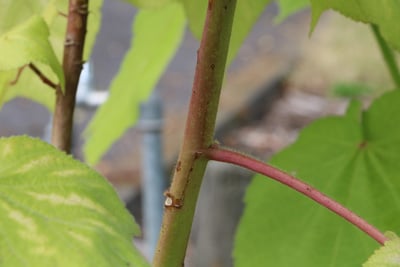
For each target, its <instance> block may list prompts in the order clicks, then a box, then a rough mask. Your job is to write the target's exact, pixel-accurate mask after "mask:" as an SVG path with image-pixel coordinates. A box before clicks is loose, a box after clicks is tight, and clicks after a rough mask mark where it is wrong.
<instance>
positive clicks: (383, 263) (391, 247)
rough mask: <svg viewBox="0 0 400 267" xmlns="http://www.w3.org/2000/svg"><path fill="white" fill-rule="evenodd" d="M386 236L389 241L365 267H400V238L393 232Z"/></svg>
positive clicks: (375, 253)
mask: <svg viewBox="0 0 400 267" xmlns="http://www.w3.org/2000/svg"><path fill="white" fill-rule="evenodd" d="M385 235H386V236H387V237H388V239H389V240H388V241H386V242H385V245H384V246H382V247H380V248H379V249H378V250H376V251H375V252H374V254H373V255H372V256H371V257H370V258H369V259H368V261H367V262H366V263H364V264H363V267H399V266H400V238H399V237H398V236H397V235H396V234H395V233H393V232H387V233H385Z"/></svg>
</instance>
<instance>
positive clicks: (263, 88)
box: [0, 0, 391, 266]
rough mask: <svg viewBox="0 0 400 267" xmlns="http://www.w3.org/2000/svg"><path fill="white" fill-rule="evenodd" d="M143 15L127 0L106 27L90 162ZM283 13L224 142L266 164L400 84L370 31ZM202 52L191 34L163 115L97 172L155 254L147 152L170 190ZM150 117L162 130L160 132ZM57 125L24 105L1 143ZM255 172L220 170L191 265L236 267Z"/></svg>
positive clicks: (224, 124) (271, 27) (83, 89)
mask: <svg viewBox="0 0 400 267" xmlns="http://www.w3.org/2000/svg"><path fill="white" fill-rule="evenodd" d="M135 13H136V10H135V8H133V7H132V6H131V5H129V4H127V3H124V2H122V1H116V0H105V1H104V6H103V14H102V26H101V30H100V32H99V35H98V37H97V42H96V44H95V47H94V51H93V54H92V57H91V59H90V61H89V62H88V63H87V64H86V65H85V68H84V73H83V74H82V76H81V82H80V88H79V96H78V100H77V101H78V106H77V110H76V112H75V125H74V140H73V154H74V156H75V157H77V158H79V159H82V160H83V156H82V150H81V148H82V145H83V143H84V141H85V140H84V139H83V137H82V131H83V130H84V129H85V127H86V125H87V123H88V122H89V121H90V119H91V117H92V116H93V114H94V112H95V111H96V109H97V108H98V107H99V106H100V105H101V104H102V103H103V102H104V101H106V99H107V96H108V88H109V85H110V83H111V81H112V79H113V77H114V76H115V74H116V73H117V72H118V70H119V66H120V62H121V60H122V59H123V57H124V55H125V53H126V51H127V49H128V48H129V47H130V45H131V44H130V40H131V34H132V33H131V32H132V31H131V25H132V20H133V18H134V16H135ZM277 13H278V8H277V6H276V5H275V4H272V5H270V6H269V7H268V8H267V9H266V10H265V12H264V13H263V15H262V16H261V17H260V19H259V21H258V22H257V24H256V26H255V27H254V28H253V30H252V31H251V33H250V34H249V36H248V38H247V39H246V41H245V43H244V44H243V46H242V48H241V49H240V51H239V54H238V56H237V58H236V59H235V60H234V62H233V63H232V64H231V66H230V67H229V68H228V72H227V75H226V79H225V83H224V89H223V94H222V96H221V106H220V112H219V114H218V123H217V129H216V139H217V140H218V141H219V142H220V143H222V144H223V145H227V146H231V147H233V148H236V149H240V150H242V151H244V152H248V153H251V154H253V155H255V156H257V157H259V158H262V159H268V157H270V156H271V155H273V154H274V153H275V152H277V151H279V150H280V149H282V148H283V147H285V146H287V145H288V144H290V143H291V142H293V141H294V140H295V139H296V136H297V134H298V131H299V130H300V129H301V128H303V127H304V126H305V125H307V124H308V123H310V122H311V121H313V120H315V119H316V118H318V117H321V116H326V115H329V114H341V113H343V112H344V111H345V109H346V106H347V103H348V101H349V99H351V98H359V99H362V100H363V101H364V102H365V104H368V102H369V100H370V99H371V98H373V97H374V96H376V95H379V94H380V93H382V90H383V88H390V84H391V81H390V77H389V76H388V72H387V71H386V69H385V66H384V65H383V61H382V60H381V55H380V53H379V49H378V47H377V45H376V42H375V40H374V38H373V35H372V34H371V32H370V29H369V27H368V26H366V25H363V24H360V23H354V22H352V21H349V20H347V19H346V18H344V17H341V16H339V15H337V14H333V13H329V12H328V13H326V14H324V16H323V18H322V20H321V22H320V23H319V24H318V26H317V27H316V29H315V31H314V33H313V34H312V35H311V36H309V24H310V11H309V10H307V9H306V10H303V11H302V12H300V13H298V14H296V15H294V16H291V17H290V18H289V19H287V20H285V21H284V22H283V23H281V24H277V23H275V22H274V18H275V16H276V15H277ZM198 46H199V42H198V41H197V40H196V39H195V38H194V37H193V36H192V35H191V33H190V32H189V31H187V32H186V34H185V37H184V41H183V43H182V45H181V47H180V48H179V50H178V52H177V54H176V56H175V58H174V59H173V61H172V62H171V63H170V65H169V67H168V69H167V71H166V72H165V74H164V75H163V76H162V78H161V80H160V81H159V83H158V85H157V87H156V89H155V92H154V94H153V96H152V100H151V103H149V104H148V105H147V106H146V105H145V104H144V105H145V106H144V107H143V108H142V112H143V113H144V112H145V110H146V109H148V108H150V109H151V110H152V111H150V115H149V116H150V117H149V118H145V117H143V118H142V119H141V121H140V122H139V124H138V125H137V126H135V127H132V128H131V129H129V130H128V131H127V132H126V133H125V134H124V135H123V136H122V138H120V140H119V141H118V142H116V143H115V144H114V145H113V146H112V148H111V149H110V150H109V151H108V153H107V154H106V155H105V156H104V157H103V158H102V159H101V161H100V162H99V163H98V164H97V165H96V166H94V167H95V168H96V169H97V170H98V171H99V172H100V173H101V174H103V175H104V176H105V177H106V178H107V179H109V180H110V182H111V183H112V184H113V185H114V186H115V188H116V189H117V191H118V193H119V194H120V196H121V198H122V199H123V200H124V201H125V203H126V204H127V207H128V208H129V210H130V211H131V212H132V213H133V215H134V216H135V218H136V220H137V221H138V223H139V224H141V225H144V227H143V228H144V231H143V233H144V234H143V236H142V237H140V238H138V239H137V240H136V241H137V244H138V246H139V247H140V248H141V249H142V250H143V251H144V253H145V254H146V255H147V256H148V257H149V258H150V257H151V254H152V249H154V248H152V246H153V245H148V243H149V242H150V243H151V242H153V243H154V241H151V240H150V241H149V237H148V236H147V237H146V234H147V235H152V234H151V233H150V232H147V231H146V229H145V228H146V226H148V225H149V224H148V223H144V220H146V219H145V218H144V217H145V215H144V214H145V213H146V211H145V209H146V205H144V203H143V201H142V200H143V199H144V197H143V195H144V193H143V192H144V190H143V184H144V180H143V179H144V176H145V175H146V170H145V168H149V167H146V165H145V164H143V157H146V153H149V154H147V155H150V158H151V157H156V156H157V155H158V156H159V158H158V159H155V160H156V162H158V163H159V164H161V171H159V172H155V173H154V172H153V173H152V172H151V170H150V174H149V173H148V171H147V175H150V176H154V175H159V177H158V178H157V177H156V179H155V180H157V179H158V180H159V182H160V184H158V185H155V188H156V189H157V190H158V191H157V194H159V190H161V191H163V190H165V189H166V186H167V184H168V183H169V178H170V175H171V170H172V168H173V165H174V163H175V159H176V157H177V154H178V150H179V148H180V143H181V140H182V135H183V127H184V124H185V120H186V117H185V113H186V109H187V106H188V101H189V97H190V93H191V86H192V80H193V75H194V68H195V64H196V51H197V49H198ZM154 106H155V107H154ZM154 114H155V115H154ZM142 115H143V116H145V115H144V114H142ZM154 116H155V117H154ZM146 119H150V124H151V123H153V124H151V127H149V123H147V124H146ZM50 122H51V115H50V114H49V113H48V111H47V109H46V108H44V107H41V106H39V105H38V104H35V103H33V102H31V101H30V100H27V99H22V98H18V99H14V100H12V101H11V102H9V103H7V104H5V105H4V106H3V108H2V110H1V112H0V125H1V126H0V136H10V135H18V134H29V135H32V136H36V137H41V138H43V139H45V140H49V139H48V138H49V128H50ZM154 123H156V125H154ZM110 127H112V125H110ZM152 127H153V128H152ZM146 134H150V136H153V137H150V139H149V140H150V141H148V142H150V143H148V142H147V141H144V140H146V139H145V138H146ZM147 138H149V137H147ZM152 138H153V139H152ZM151 140H153V141H151ZM148 149H150V150H151V149H153V152H151V151H150V152H149V151H148ZM146 151H147V152H146ZM155 155H156V156H155ZM150 166H151V165H150ZM251 176H252V174H251V173H250V172H248V171H245V170H241V169H239V168H236V167H232V166H229V165H224V164H216V163H212V164H210V166H209V167H208V170H207V174H206V177H205V181H204V184H203V187H202V192H201V197H200V200H199V203H198V205H199V206H198V209H197V212H196V218H195V223H194V226H193V233H192V238H191V243H190V248H189V250H188V263H187V266H232V259H231V255H230V254H231V251H232V243H233V237H234V232H235V228H236V225H237V222H238V220H239V218H240V215H241V211H242V208H243V204H242V197H243V194H244V192H245V188H246V185H247V184H248V182H249V181H250V180H251ZM159 199H161V200H160V201H159V202H157V203H156V205H158V208H157V209H156V210H152V211H150V213H151V212H155V213H156V214H155V215H154V214H153V215H151V216H156V217H157V214H158V213H161V211H162V208H163V203H162V199H163V197H162V196H161V197H160V195H159ZM147 208H149V207H147ZM149 209H152V208H149ZM147 212H149V211H147ZM155 220H158V219H155ZM150 239H151V238H150ZM153 239H154V238H153Z"/></svg>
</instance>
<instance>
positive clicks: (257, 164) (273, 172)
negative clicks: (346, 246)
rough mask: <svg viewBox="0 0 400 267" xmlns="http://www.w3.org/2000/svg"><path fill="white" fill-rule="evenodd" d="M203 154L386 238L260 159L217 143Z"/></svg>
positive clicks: (315, 191) (352, 214) (362, 220)
mask: <svg viewBox="0 0 400 267" xmlns="http://www.w3.org/2000/svg"><path fill="white" fill-rule="evenodd" d="M202 152H203V154H204V155H205V156H206V157H207V158H208V159H210V160H215V161H220V162H226V163H232V164H235V165H238V166H241V167H244V168H246V169H249V170H252V171H255V172H257V173H260V174H263V175H266V176H268V177H270V178H272V179H274V180H276V181H278V182H280V183H282V184H284V185H287V186H288V187H290V188H292V189H294V190H296V191H298V192H300V193H302V194H303V195H305V196H307V197H309V198H311V199H313V200H314V201H316V202H318V203H319V204H321V205H322V206H324V207H325V208H327V209H329V210H331V211H333V212H334V213H336V214H337V215H339V216H340V217H342V218H344V219H346V220H347V221H349V222H350V223H352V224H353V225H354V226H356V227H358V228H359V229H360V230H362V231H364V232H365V233H366V234H368V235H369V236H370V237H372V238H373V239H375V240H376V241H377V242H378V243H380V244H382V245H383V244H384V243H385V241H387V238H386V237H385V236H384V235H383V234H382V233H381V232H380V231H379V230H378V229H376V228H375V227H374V226H372V225H371V224H369V223H368V222H366V221H365V220H364V219H362V218H361V217H359V216H358V215H356V214H355V213H353V212H352V211H350V210H349V209H347V208H345V207H344V206H342V205H341V204H339V203H338V202H336V201H334V200H333V199H331V198H329V197H328V196H326V195H324V194H322V193H321V192H320V191H318V190H317V189H315V188H313V187H311V186H310V185H308V184H306V183H304V182H302V181H300V180H298V179H297V178H295V177H293V176H291V175H289V174H287V173H285V172H283V171H281V170H278V169H276V168H274V167H272V166H270V165H268V164H266V163H264V162H262V161H259V160H257V159H254V158H251V157H249V156H246V155H243V154H240V153H238V152H234V151H231V150H228V149H225V148H220V147H218V146H217V145H214V146H212V147H210V148H209V149H207V150H205V151H202Z"/></svg>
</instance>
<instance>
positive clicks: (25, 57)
mask: <svg viewBox="0 0 400 267" xmlns="http://www.w3.org/2000/svg"><path fill="white" fill-rule="evenodd" d="M48 37H49V30H48V27H47V24H46V23H45V21H44V20H43V18H41V17H39V16H36V15H34V16H33V17H31V18H30V19H29V20H27V21H26V22H24V23H23V24H21V25H18V26H17V27H14V28H13V29H12V30H10V31H8V32H6V33H4V34H2V35H1V36H0V51H2V57H1V58H0V71H7V70H11V69H17V68H19V67H22V66H24V65H26V64H29V63H32V62H33V63H36V62H40V63H43V64H47V65H49V66H50V68H51V70H52V71H53V72H54V73H55V74H56V75H57V78H58V82H59V83H60V84H61V86H62V87H64V86H65V85H64V83H65V81H64V73H63V70H62V68H61V65H60V63H59V61H58V60H57V57H56V55H55V53H54V51H53V48H52V46H51V44H50V42H49V41H48Z"/></svg>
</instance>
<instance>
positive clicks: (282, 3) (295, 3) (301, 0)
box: [276, 0, 310, 23]
mask: <svg viewBox="0 0 400 267" xmlns="http://www.w3.org/2000/svg"><path fill="white" fill-rule="evenodd" d="M277 2H278V4H279V15H278V16H277V18H276V22H278V23H281V22H282V21H284V20H285V19H286V18H287V17H289V16H290V15H292V14H294V13H296V12H299V11H300V10H302V9H304V8H306V7H308V6H309V5H310V0H277Z"/></svg>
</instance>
